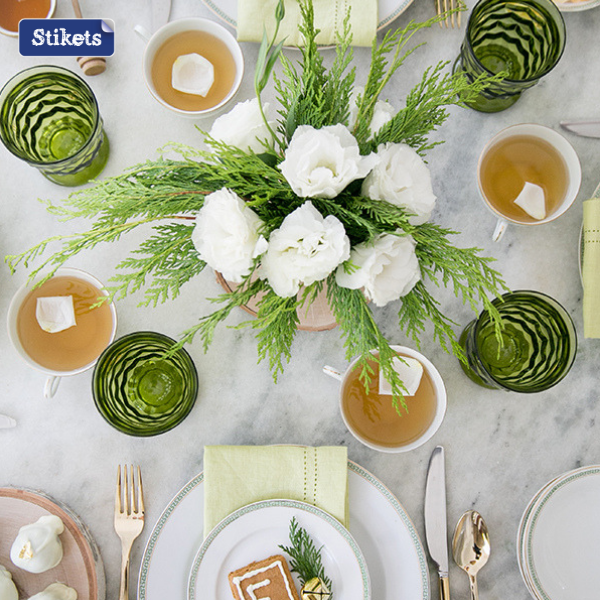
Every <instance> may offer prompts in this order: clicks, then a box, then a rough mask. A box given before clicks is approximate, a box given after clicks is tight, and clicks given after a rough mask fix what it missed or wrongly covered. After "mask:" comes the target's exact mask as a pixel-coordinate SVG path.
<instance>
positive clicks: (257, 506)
mask: <svg viewBox="0 0 600 600" xmlns="http://www.w3.org/2000/svg"><path fill="white" fill-rule="evenodd" d="M278 507H282V508H295V509H298V510H301V511H304V512H308V513H311V514H313V515H315V516H317V517H319V518H321V519H323V520H324V521H325V522H327V523H328V524H329V525H331V526H332V527H333V528H334V529H335V530H336V531H337V532H338V533H339V534H340V535H341V536H342V537H343V538H344V539H345V540H346V542H347V543H348V545H349V546H350V548H351V549H352V552H353V553H354V556H355V558H356V561H357V562H358V566H359V568H360V575H361V579H362V584H363V598H364V599H365V600H369V599H370V598H371V586H370V582H369V573H368V571H367V565H366V561H365V557H364V555H363V553H362V551H361V549H360V548H359V546H358V544H357V543H356V540H355V539H354V537H353V536H352V534H351V533H350V531H349V530H348V529H346V528H345V527H344V526H343V525H342V524H341V523H340V522H339V521H338V520H337V519H336V518H335V517H333V516H332V515H330V514H329V513H327V512H325V511H324V510H322V509H320V508H318V507H316V506H313V505H311V504H307V503H306V502H300V501H298V500H283V499H282V500H264V501H262V502H255V503H253V504H249V505H248V506H243V507H242V508H240V509H238V510H236V511H235V512H233V513H231V514H230V515H228V516H227V517H225V518H224V519H223V520H222V521H221V522H220V523H219V524H218V525H217V526H216V527H215V528H214V529H213V530H212V531H211V532H210V533H209V534H208V536H207V537H206V539H205V540H204V542H202V546H201V547H200V549H199V550H198V552H197V554H196V556H195V558H194V562H193V564H192V569H191V572H190V578H189V583H188V599H189V600H196V593H195V588H196V580H197V577H198V570H199V569H200V564H201V563H202V560H203V558H204V555H205V554H206V551H207V550H208V548H209V547H210V545H211V544H212V543H213V541H214V540H215V538H216V537H217V536H218V535H219V534H220V533H221V532H222V531H223V529H225V528H226V527H227V526H228V525H230V524H231V523H233V522H234V521H237V519H239V518H240V517H243V516H245V515H247V514H250V513H253V512H256V511H257V510H262V509H263V508H278ZM198 600H200V599H198Z"/></svg>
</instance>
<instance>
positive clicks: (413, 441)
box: [324, 346, 446, 452]
mask: <svg viewBox="0 0 600 600" xmlns="http://www.w3.org/2000/svg"><path fill="white" fill-rule="evenodd" d="M392 348H393V350H395V351H396V352H397V353H398V355H399V356H400V357H401V358H410V359H414V360H417V361H418V362H419V363H420V364H421V366H422V367H423V374H422V376H421V380H420V383H419V386H418V388H417V390H416V392H415V394H414V395H412V396H408V395H407V396H405V398H404V400H405V402H406V410H403V409H401V410H400V413H399V412H398V411H397V410H396V407H395V406H394V402H393V399H392V396H391V395H390V394H380V387H379V378H380V374H379V367H378V364H377V362H376V361H375V359H373V360H369V361H368V363H369V365H370V366H371V368H372V369H373V375H372V376H371V382H370V384H369V389H368V392H367V390H366V389H365V385H364V383H363V382H362V381H361V380H360V372H361V369H360V367H358V368H354V367H355V366H356V363H357V360H355V361H354V362H353V363H352V364H351V365H350V366H349V367H348V369H347V370H346V372H345V373H344V374H341V373H339V372H338V371H336V370H335V369H332V368H331V367H325V368H324V371H325V373H327V374H328V375H331V376H333V377H335V378H336V379H339V380H340V381H341V382H342V384H341V389H340V411H341V413H342V418H343V420H344V423H345V424H346V427H348V429H349V430H350V432H351V433H352V435H354V437H356V439H358V440H359V441H360V442H362V443H363V444H365V445H366V446H368V447H369V448H372V449H373V450H379V451H381V452H407V451H409V450H413V449H414V448H417V447H419V446H421V445H422V444H424V443H425V442H426V441H427V440H429V439H430V438H431V437H432V436H433V435H434V433H435V432H436V431H437V430H438V428H439V426H440V425H441V423H442V420H443V418H444V414H445V412H446V389H445V387H444V383H443V381H442V378H441V376H440V374H439V372H438V371H437V369H436V368H435V367H434V365H433V364H432V363H431V362H430V361H429V360H427V358H425V357H424V356H423V355H422V354H420V353H419V352H416V351H415V350H412V349H410V348H405V347H402V346H392Z"/></svg>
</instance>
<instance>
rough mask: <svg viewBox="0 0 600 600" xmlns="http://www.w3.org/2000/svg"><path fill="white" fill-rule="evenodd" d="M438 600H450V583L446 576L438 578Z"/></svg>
mask: <svg viewBox="0 0 600 600" xmlns="http://www.w3.org/2000/svg"><path fill="white" fill-rule="evenodd" d="M440 600H450V582H449V581H448V576H447V575H446V576H445V577H442V576H440Z"/></svg>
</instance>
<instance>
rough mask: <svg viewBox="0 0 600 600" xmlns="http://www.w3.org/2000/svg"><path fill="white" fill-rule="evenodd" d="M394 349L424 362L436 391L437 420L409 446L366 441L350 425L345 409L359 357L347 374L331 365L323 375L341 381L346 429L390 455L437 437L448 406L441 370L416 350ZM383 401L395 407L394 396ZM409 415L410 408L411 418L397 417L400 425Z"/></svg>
mask: <svg viewBox="0 0 600 600" xmlns="http://www.w3.org/2000/svg"><path fill="white" fill-rule="evenodd" d="M391 348H392V349H393V350H394V351H395V352H397V353H398V354H400V355H401V356H406V357H409V358H414V359H416V360H418V361H419V362H420V363H421V365H422V366H423V368H424V370H425V371H426V372H427V374H428V375H429V378H430V380H431V383H432V385H433V390H434V393H435V408H434V410H433V417H432V419H431V421H430V422H429V425H428V426H427V427H426V429H425V430H424V431H423V432H422V433H420V435H419V436H418V437H417V438H415V439H413V440H412V441H410V442H408V443H403V444H400V445H395V446H390V445H382V444H377V443H375V442H374V441H373V440H371V439H367V438H365V437H364V435H363V434H362V433H361V432H360V431H358V430H357V429H356V428H355V427H354V426H353V425H352V423H350V421H349V419H348V416H347V414H346V412H345V408H344V390H345V388H346V382H347V381H348V378H349V376H350V373H351V372H352V371H353V369H354V367H355V365H356V364H357V362H358V360H359V359H358V358H356V359H355V360H354V361H352V362H351V363H350V366H349V367H348V368H347V369H346V371H345V372H344V373H343V374H342V373H340V372H339V371H337V370H336V369H334V368H333V367H329V366H325V367H323V372H324V373H325V374H327V375H329V376H330V377H334V378H335V379H338V380H339V381H341V386H340V397H339V403H340V413H341V415H342V419H343V420H344V423H345V425H346V427H347V428H348V431H350V433H351V434H352V435H353V436H354V437H355V438H356V439H357V440H358V441H359V442H361V443H362V444H364V445H365V446H367V447H369V448H371V449H372V450H377V451H379V452H388V453H398V452H409V451H410V450H414V449H415V448H418V447H419V446H422V445H423V444H424V443H425V442H427V441H428V440H430V439H431V438H432V437H433V435H434V434H435V432H436V431H437V430H438V429H439V428H440V425H441V424H442V421H443V420H444V416H445V414H446V405H447V395H446V387H445V386H444V382H443V380H442V377H441V375H440V374H439V372H438V370H437V369H436V368H435V366H434V365H433V364H432V363H431V362H430V361H429V360H428V359H427V358H425V357H424V356H423V355H422V354H421V353H420V352H417V351H416V350H413V349H411V348H406V347H404V346H391ZM361 385H362V384H361ZM381 398H382V401H383V402H389V403H390V405H391V404H392V396H391V395H390V396H382V397H381ZM409 415H410V408H409V411H408V415H406V414H403V415H402V416H400V415H397V418H398V419H399V421H398V422H399V423H401V422H402V421H401V419H407V418H408V416H409Z"/></svg>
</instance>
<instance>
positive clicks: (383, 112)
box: [348, 86, 396, 137]
mask: <svg viewBox="0 0 600 600" xmlns="http://www.w3.org/2000/svg"><path fill="white" fill-rule="evenodd" d="M364 91H365V90H364V88H362V87H361V86H357V87H355V88H354V90H353V91H352V95H351V96H350V118H349V121H348V127H349V128H350V130H352V129H353V128H354V126H355V125H356V118H357V117H358V104H357V102H358V97H359V96H362V94H363V93H364ZM395 114H396V111H395V110H394V107H393V106H392V105H391V104H390V103H389V102H384V101H383V100H377V102H375V106H374V107H373V116H372V117H371V123H370V124H369V131H370V132H371V137H373V136H374V135H375V134H376V133H377V132H378V131H379V130H380V129H381V128H382V127H383V126H384V125H385V124H386V123H387V122H388V121H391V120H392V117H393V116H394V115H395Z"/></svg>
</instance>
